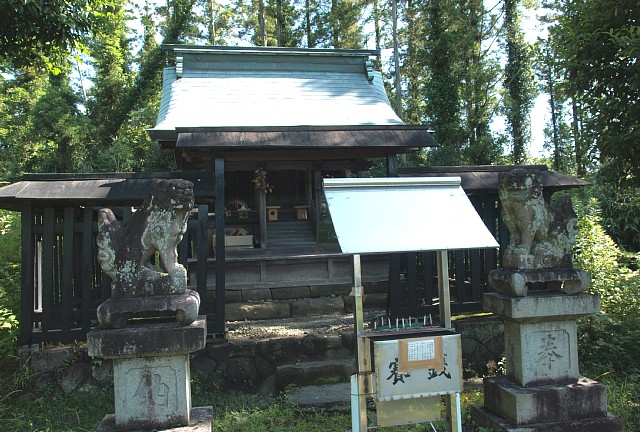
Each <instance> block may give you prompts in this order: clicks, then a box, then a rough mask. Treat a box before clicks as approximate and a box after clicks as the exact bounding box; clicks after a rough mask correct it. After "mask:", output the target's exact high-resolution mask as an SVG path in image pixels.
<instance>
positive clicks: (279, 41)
mask: <svg viewBox="0 0 640 432" xmlns="http://www.w3.org/2000/svg"><path fill="white" fill-rule="evenodd" d="M276 41H277V44H278V46H279V47H281V46H282V45H283V44H282V0H276Z"/></svg>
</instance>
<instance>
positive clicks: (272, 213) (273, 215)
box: [267, 206, 280, 221]
mask: <svg viewBox="0 0 640 432" xmlns="http://www.w3.org/2000/svg"><path fill="white" fill-rule="evenodd" d="M279 210H280V206H267V220H270V221H277V220H278V216H279Z"/></svg>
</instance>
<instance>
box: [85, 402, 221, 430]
mask: <svg viewBox="0 0 640 432" xmlns="http://www.w3.org/2000/svg"><path fill="white" fill-rule="evenodd" d="M190 417H191V421H190V422H189V425H188V426H178V427H174V428H170V429H154V431H155V432H211V430H212V429H211V418H212V417H213V408H212V407H210V406H209V407H199V408H193V409H191V416H190ZM148 431H149V430H148V429H138V430H133V431H129V432H148ZM96 432H120V431H119V430H118V429H116V416H115V415H114V414H108V415H107V416H106V417H105V418H104V419H103V420H102V422H101V423H100V425H99V426H98V429H96Z"/></svg>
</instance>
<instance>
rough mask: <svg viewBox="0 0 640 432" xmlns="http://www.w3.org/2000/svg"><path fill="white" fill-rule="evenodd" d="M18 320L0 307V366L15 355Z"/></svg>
mask: <svg viewBox="0 0 640 432" xmlns="http://www.w3.org/2000/svg"><path fill="white" fill-rule="evenodd" d="M17 335H18V319H17V318H16V315H15V314H14V313H13V312H12V311H10V310H8V309H4V308H1V307H0V365H2V364H3V363H5V362H6V361H7V360H8V359H10V358H11V357H13V356H14V355H15V346H16V337H17Z"/></svg>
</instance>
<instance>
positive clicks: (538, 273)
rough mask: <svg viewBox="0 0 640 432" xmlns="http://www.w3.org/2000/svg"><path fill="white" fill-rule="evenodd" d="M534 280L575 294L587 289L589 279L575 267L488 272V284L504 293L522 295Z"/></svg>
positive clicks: (548, 286)
mask: <svg viewBox="0 0 640 432" xmlns="http://www.w3.org/2000/svg"><path fill="white" fill-rule="evenodd" d="M536 282H545V283H546V286H547V289H549V290H550V291H554V292H558V293H563V294H577V293H581V292H585V291H586V290H587V289H589V285H590V283H591V279H590V278H589V274H588V273H587V272H585V271H583V270H577V269H544V270H510V269H498V270H492V271H491V272H490V273H489V285H490V286H491V287H492V288H494V289H495V290H496V291H498V292H500V293H502V294H505V295H512V296H516V297H524V296H526V295H527V292H528V290H529V286H530V285H531V284H533V283H536Z"/></svg>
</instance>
